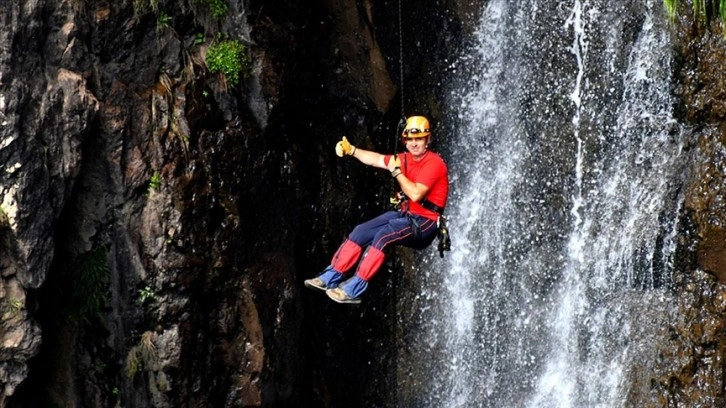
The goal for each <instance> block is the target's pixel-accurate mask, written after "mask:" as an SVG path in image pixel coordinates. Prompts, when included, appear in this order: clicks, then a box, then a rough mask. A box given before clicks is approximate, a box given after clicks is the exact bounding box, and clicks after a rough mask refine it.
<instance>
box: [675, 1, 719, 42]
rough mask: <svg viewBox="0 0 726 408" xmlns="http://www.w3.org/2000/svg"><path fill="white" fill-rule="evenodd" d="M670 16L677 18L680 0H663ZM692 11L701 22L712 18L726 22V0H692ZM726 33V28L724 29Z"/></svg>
mask: <svg viewBox="0 0 726 408" xmlns="http://www.w3.org/2000/svg"><path fill="white" fill-rule="evenodd" d="M663 4H664V6H665V9H666V13H667V14H668V18H670V19H671V20H675V18H676V15H677V13H678V4H679V2H678V0H663ZM691 12H692V13H693V17H694V18H695V19H696V21H698V23H699V24H702V23H706V22H708V21H710V20H711V19H712V18H718V19H719V20H721V24H722V25H724V24H726V0H692V1H691ZM724 32H725V34H726V30H724Z"/></svg>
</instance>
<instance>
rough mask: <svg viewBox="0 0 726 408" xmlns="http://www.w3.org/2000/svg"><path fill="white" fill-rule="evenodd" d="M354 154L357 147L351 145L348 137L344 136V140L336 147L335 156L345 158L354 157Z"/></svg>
mask: <svg viewBox="0 0 726 408" xmlns="http://www.w3.org/2000/svg"><path fill="white" fill-rule="evenodd" d="M353 153H355V146H353V145H352V144H350V142H349V141H348V138H347V137H345V136H343V139H342V140H341V141H340V142H338V143H336V145H335V154H337V155H338V157H343V156H346V155H348V156H350V155H353Z"/></svg>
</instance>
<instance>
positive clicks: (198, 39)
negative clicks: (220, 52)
mask: <svg viewBox="0 0 726 408" xmlns="http://www.w3.org/2000/svg"><path fill="white" fill-rule="evenodd" d="M200 44H204V33H196V34H195V35H194V45H200Z"/></svg>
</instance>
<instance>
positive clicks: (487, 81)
mask: <svg viewBox="0 0 726 408" xmlns="http://www.w3.org/2000/svg"><path fill="white" fill-rule="evenodd" d="M661 4H662V2H661V1H660V0H649V1H633V2H628V1H623V2H611V1H588V0H578V1H566V2H565V1H558V0H550V1H522V2H511V1H507V0H492V1H490V2H487V4H486V8H485V10H483V12H482V15H481V19H480V21H479V22H478V25H477V31H476V46H475V47H474V48H473V49H471V50H470V51H469V52H468V53H467V54H466V55H465V56H464V57H462V58H461V59H460V60H458V61H457V62H456V63H455V64H453V65H452V66H451V71H452V74H454V75H452V76H453V77H457V76H460V80H459V81H452V83H453V84H452V91H451V95H452V97H451V100H450V101H449V104H450V106H451V107H452V113H451V114H450V115H449V117H450V119H449V120H450V121H451V122H452V123H454V125H453V128H455V134H454V135H452V136H451V137H450V140H451V142H450V143H451V145H452V146H455V148H453V151H452V153H451V154H450V157H452V158H456V160H451V162H450V167H451V174H452V180H451V183H452V197H451V200H450V206H449V208H448V209H447V211H448V216H449V220H450V221H449V223H450V230H451V233H452V239H453V249H452V251H451V252H450V253H448V254H447V255H446V257H445V258H444V259H443V260H440V259H429V260H428V261H427V262H426V263H427V264H428V265H425V266H424V267H423V268H422V269H425V270H427V271H428V272H426V275H425V279H424V283H423V285H424V287H423V288H422V289H421V299H422V300H421V302H422V304H424V307H422V308H421V316H420V321H421V323H420V327H419V333H417V334H416V336H413V337H416V339H417V340H416V344H418V346H417V345H416V344H414V345H413V346H411V348H412V349H413V350H414V351H415V350H418V349H420V350H421V351H420V353H427V354H426V356H425V357H422V356H421V355H420V354H419V353H416V352H414V353H413V355H412V359H413V360H417V361H423V362H422V363H418V364H419V365H425V366H424V368H421V370H423V371H425V374H426V375H425V376H424V377H425V378H428V380H427V381H423V383H421V384H420V388H421V389H422V390H425V391H424V392H421V393H419V394H418V395H416V396H413V397H404V398H403V399H404V400H406V401H407V403H410V404H409V405H412V406H442V407H444V406H445V407H471V406H481V407H548V408H549V407H595V406H597V407H617V406H625V405H627V404H628V401H629V398H632V395H633V393H637V392H638V391H637V389H636V385H635V384H636V383H637V377H638V375H639V374H638V373H637V370H642V369H647V367H646V368H644V366H646V365H647V364H646V363H644V362H647V361H650V360H652V359H653V358H652V353H655V351H656V347H655V345H656V344H657V342H658V341H660V338H659V333H660V332H659V331H658V321H659V319H660V320H661V321H662V320H664V319H667V316H668V314H669V313H670V312H671V305H672V303H673V302H672V299H670V297H669V294H668V291H667V289H668V287H669V285H670V284H671V279H670V277H671V271H672V257H673V253H674V246H675V244H674V242H675V234H676V227H677V222H678V218H677V214H678V211H679V206H680V203H681V201H682V197H680V196H679V192H680V187H681V186H682V184H683V182H684V181H683V180H682V178H683V177H684V176H683V174H684V173H685V171H686V170H687V167H688V162H689V158H688V157H687V156H686V153H685V151H684V147H683V139H684V138H685V135H684V134H685V132H684V131H682V130H681V126H680V125H679V124H678V123H676V122H675V120H674V119H673V117H672V106H673V101H672V97H671V93H670V87H671V82H672V80H671V48H670V43H669V35H668V27H667V24H666V21H665V18H664V13H663V10H662V5H661ZM462 77H463V78H462ZM442 274H443V275H442ZM417 347H418V348H417ZM424 362H425V363H424Z"/></svg>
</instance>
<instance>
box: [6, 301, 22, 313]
mask: <svg viewBox="0 0 726 408" xmlns="http://www.w3.org/2000/svg"><path fill="white" fill-rule="evenodd" d="M24 307H25V303H24V302H23V301H22V300H20V299H16V298H12V299H8V300H7V302H6V303H5V311H6V312H8V313H17V312H19V311H21V310H23V308H24Z"/></svg>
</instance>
